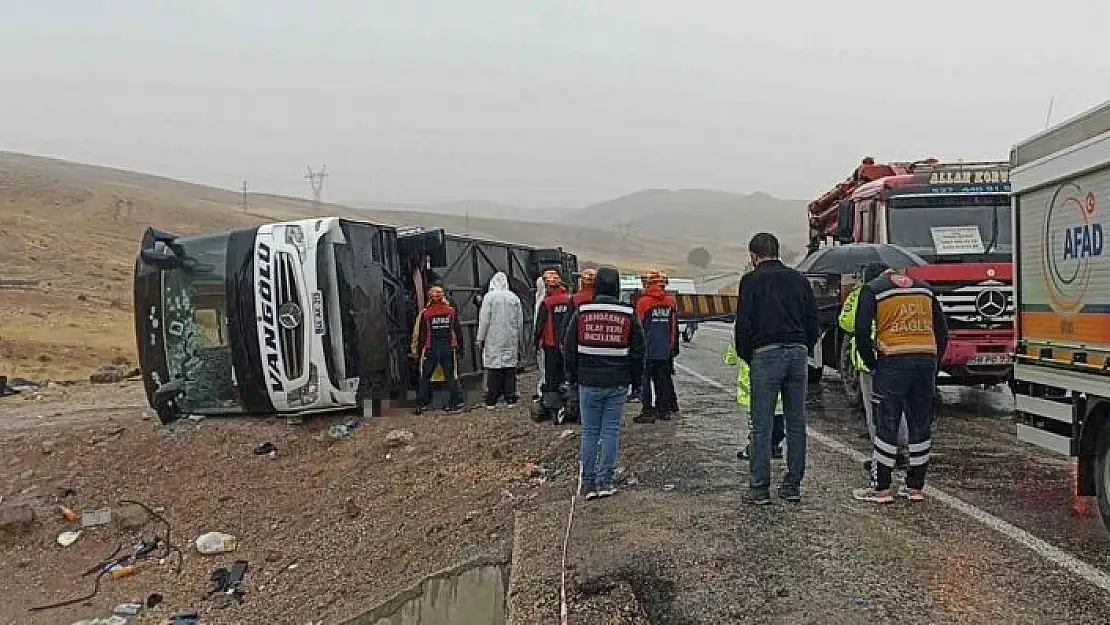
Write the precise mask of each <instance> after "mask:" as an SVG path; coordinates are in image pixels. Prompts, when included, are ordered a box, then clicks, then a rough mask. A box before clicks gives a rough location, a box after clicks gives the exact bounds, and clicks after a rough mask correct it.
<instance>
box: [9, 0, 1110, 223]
mask: <svg viewBox="0 0 1110 625" xmlns="http://www.w3.org/2000/svg"><path fill="white" fill-rule="evenodd" d="M1022 7H1024V8H1022ZM0 10H2V12H0V15H2V17H0V58H3V59H4V62H3V63H0V149H5V150H14V151H23V152H30V153H36V154H46V155H51V156H58V157H62V158H67V159H72V160H79V161H86V162H93V163H99V164H106V165H112V166H119V167H125V168H132V169H137V170H141V171H146V172H153V173H159V174H163V175H168V176H172V177H178V178H185V179H189V180H194V181H198V182H204V183H207V184H214V185H217V186H223V187H231V188H237V187H238V186H239V184H240V182H241V181H242V180H243V179H244V178H246V179H249V180H250V183H251V187H252V189H254V190H259V191H269V192H277V193H287V194H293V195H305V194H307V191H308V186H307V182H306V181H305V180H304V179H303V175H304V169H305V166H306V165H307V164H309V163H312V164H320V163H325V162H326V163H327V166H328V171H329V172H330V173H331V176H330V177H329V178H328V180H327V182H326V187H325V197H326V198H327V199H331V200H336V201H339V200H356V199H357V200H387V201H416V202H423V201H443V200H453V199H460V198H487V199H491V200H496V201H502V202H507V203H516V204H523V205H528V206H537V207H539V206H550V205H579V204H584V203H588V202H592V201H598V200H602V199H607V198H608V197H612V196H615V195H619V194H623V193H626V192H629V191H633V190H637V189H641V188H645V187H663V188H678V187H697V188H720V189H728V190H735V191H743V192H750V191H755V190H764V191H767V192H769V193H772V194H775V195H779V196H785V197H798V198H808V197H811V196H814V195H816V194H818V193H820V192H822V191H824V190H825V189H826V188H827V187H829V186H831V184H832V183H833V182H834V181H835V180H837V179H839V178H842V177H843V176H845V175H846V174H847V173H848V172H849V171H850V170H851V168H852V167H853V166H854V165H855V163H856V162H857V161H858V158H859V157H860V156H862V155H863V154H865V153H866V154H873V155H874V156H876V157H878V158H880V159H882V158H891V159H894V158H901V159H911V158H917V157H921V156H925V155H936V156H939V157H941V158H965V159H975V158H981V159H1004V158H1006V157H1007V156H1008V153H1009V148H1010V146H1011V145H1012V144H1013V143H1014V142H1015V141H1016V140H1020V139H1022V138H1024V137H1026V136H1027V135H1029V134H1030V133H1032V132H1035V131H1037V130H1039V129H1041V128H1042V127H1043V126H1044V122H1045V116H1046V113H1047V112H1048V105H1049V100H1050V98H1051V97H1052V96H1055V112H1054V114H1053V119H1054V120H1055V121H1059V120H1061V119H1063V118H1066V117H1068V116H1071V115H1074V114H1076V113H1079V112H1081V111H1082V110H1084V109H1086V108H1089V107H1091V106H1093V105H1095V104H1098V103H1099V102H1101V101H1102V100H1104V99H1106V98H1108V97H1110V52H1107V50H1108V48H1107V43H1106V37H1107V35H1106V32H1107V24H1108V23H1110V2H1103V1H1100V0H1086V1H1082V0H1053V1H1052V2H1041V1H1034V0H1024V1H1022V2H1001V1H1000V0H962V1H960V2H949V1H943V0H934V1H933V2H902V3H876V2H852V1H840V2H833V1H829V0H807V1H801V0H799V1H793V2H792V1H790V0H786V1H779V2H754V1H752V2H747V1H741V0H720V1H716V2H709V1H699V0H683V1H681V2H680V1H679V0H590V1H580V2H579V1H575V2H572V1H563V2H556V1H543V0H455V1H452V2H447V1H442V2H432V1H423V0H395V1H392V2H380V1H370V0H361V1H350V2H342V1H339V0H332V1H325V0H316V1H314V2H305V1H300V2H287V1H283V0H266V1H261V0H259V1H253V0H219V1H217V0H177V1H173V0H163V1H157V0H68V1H62V0H0Z"/></svg>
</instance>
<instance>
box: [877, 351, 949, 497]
mask: <svg viewBox="0 0 1110 625" xmlns="http://www.w3.org/2000/svg"><path fill="white" fill-rule="evenodd" d="M874 375H875V398H874V401H875V404H876V405H877V407H878V413H877V415H876V419H875V439H874V441H873V444H874V447H875V450H874V454H873V456H872V459H873V460H874V462H873V463H872V467H873V470H874V471H875V478H876V479H875V481H876V487H877V488H878V489H879V490H886V489H888V488H890V482H891V472H892V471H893V470H894V461H895V458H896V457H897V453H898V425H899V421H901V419H902V415H903V414H904V415H905V419H906V421H905V423H906V430H907V433H908V434H909V436H908V441H909V445H908V447H909V454H910V462H909V464H910V467H909V470H908V471H906V486H908V487H909V488H922V487H924V486H925V473H926V471H928V469H929V456H930V454H931V452H932V448H933V442H932V433H933V419H934V418H935V416H936V414H935V409H934V405H933V401H934V398H935V395H936V390H937V359H936V358H934V357H933V356H910V355H906V356H894V357H882V358H879V362H878V363H876V365H875V373H874Z"/></svg>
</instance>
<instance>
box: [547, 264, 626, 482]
mask: <svg viewBox="0 0 1110 625" xmlns="http://www.w3.org/2000/svg"><path fill="white" fill-rule="evenodd" d="M594 284H595V290H596V292H595V295H594V299H593V301H592V302H590V303H588V304H582V305H581V306H579V307H578V308H577V309H576V310H575V311H574V314H573V315H572V316H571V318H570V321H569V322H568V323H567V330H566V335H565V337H564V339H563V350H564V354H563V359H564V363H565V366H566V379H567V382H569V383H571V384H572V385H577V386H578V404H579V408H578V409H579V412H580V415H581V419H582V440H581V447H580V451H579V462H580V463H581V466H582V484H581V489H582V492H583V493H584V494H585V496H586V499H588V500H589V499H596V498H598V497H608V496H609V495H613V494H615V493H616V492H617V489H616V484H615V483H614V482H613V473H614V470H615V469H616V467H617V451H618V443H619V437H620V427H621V417H622V416H623V415H624V404H625V402H626V401H627V398H628V394H627V393H628V385H629V384H631V383H632V381H633V380H639V379H640V376H641V374H642V371H643V364H644V330H643V328H642V327H641V325H640V322H639V321H638V320H637V319H636V312H635V311H634V310H633V309H632V307H631V306H629V305H628V304H623V303H621V301H620V274H618V273H617V270H616V269H614V268H612V267H601V268H600V269H598V270H597V278H596V280H595V282H594ZM599 446H600V452H601V462H600V465H599V464H598V451H599V449H598V448H599Z"/></svg>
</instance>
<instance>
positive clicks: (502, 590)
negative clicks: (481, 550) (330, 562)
mask: <svg viewBox="0 0 1110 625" xmlns="http://www.w3.org/2000/svg"><path fill="white" fill-rule="evenodd" d="M508 578H509V574H508V566H507V563H506V562H504V561H498V560H494V559H489V558H485V559H480V560H474V561H471V562H467V563H465V564H461V565H459V566H455V567H452V568H450V569H445V570H443V571H439V572H436V573H432V574H431V575H429V576H427V577H425V578H424V579H423V580H421V581H420V582H417V583H416V584H414V585H413V586H411V587H410V588H408V589H406V590H404V591H402V592H400V593H398V594H397V595H396V596H394V597H393V598H391V599H389V600H387V601H385V602H384V603H382V604H380V605H378V606H376V607H374V608H372V609H371V610H369V611H367V612H364V613H362V614H360V615H358V616H356V617H354V618H351V619H348V620H347V621H344V622H343V625H505V623H506V619H507V609H506V603H505V601H506V595H507V594H508V593H507V591H508V583H509V579H508Z"/></svg>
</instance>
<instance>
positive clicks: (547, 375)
mask: <svg viewBox="0 0 1110 625" xmlns="http://www.w3.org/2000/svg"><path fill="white" fill-rule="evenodd" d="M543 282H544V291H545V293H546V295H545V296H544V298H543V302H542V303H541V304H540V311H539V314H538V315H537V316H536V335H535V337H534V340H535V344H536V349H537V350H542V351H543V373H544V381H543V386H542V387H541V388H540V406H539V410H536V411H535V413H534V415H533V416H534V418H535V419H536V420H537V421H546V420H547V419H548V418H551V417H553V416H556V415H558V414H559V412H560V411H561V409H562V407H563V389H562V386H563V378H564V377H565V372H564V370H563V368H564V366H563V335H564V334H565V333H566V328H567V322H568V321H569V320H570V315H571V311H572V307H571V302H570V293H568V292H567V289H566V287H565V286H564V285H563V278H562V276H560V275H559V272H558V271H556V270H554V269H548V270H547V271H545V272H544V273H543Z"/></svg>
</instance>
